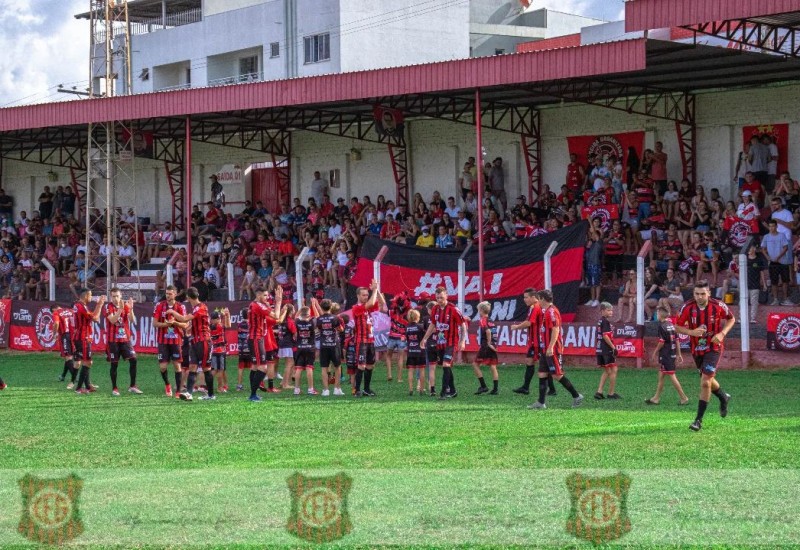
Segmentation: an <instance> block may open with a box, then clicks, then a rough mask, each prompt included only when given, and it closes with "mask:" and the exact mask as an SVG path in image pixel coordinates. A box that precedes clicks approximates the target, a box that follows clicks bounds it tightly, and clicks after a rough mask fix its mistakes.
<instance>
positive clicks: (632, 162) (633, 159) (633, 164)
mask: <svg viewBox="0 0 800 550" xmlns="http://www.w3.org/2000/svg"><path fill="white" fill-rule="evenodd" d="M640 164H641V163H640V162H639V155H638V154H637V153H636V149H635V148H634V147H628V158H627V159H626V160H625V169H626V170H625V171H626V175H627V179H626V180H625V183H627V184H628V189H631V187H632V186H633V178H634V176H635V175H636V174H638V173H639V167H640Z"/></svg>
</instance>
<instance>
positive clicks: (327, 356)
mask: <svg viewBox="0 0 800 550" xmlns="http://www.w3.org/2000/svg"><path fill="white" fill-rule="evenodd" d="M330 365H333V366H334V367H336V368H337V369H338V368H339V367H341V366H342V354H341V353H340V352H339V348H322V347H321V348H319V366H320V367H321V368H323V369H327V368H328V366H330Z"/></svg>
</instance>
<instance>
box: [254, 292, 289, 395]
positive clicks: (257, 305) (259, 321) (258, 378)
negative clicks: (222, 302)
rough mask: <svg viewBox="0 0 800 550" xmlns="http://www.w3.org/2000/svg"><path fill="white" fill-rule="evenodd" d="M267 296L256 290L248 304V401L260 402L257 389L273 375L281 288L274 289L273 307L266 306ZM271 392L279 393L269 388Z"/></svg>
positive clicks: (275, 389)
mask: <svg viewBox="0 0 800 550" xmlns="http://www.w3.org/2000/svg"><path fill="white" fill-rule="evenodd" d="M268 300H269V295H268V294H267V293H266V292H265V291H264V290H256V299H255V301H254V302H251V303H250V313H249V315H248V318H249V320H250V335H249V336H250V338H249V339H250V349H251V350H252V353H253V366H254V367H255V369H251V370H250V397H249V398H248V399H249V400H250V401H261V397H259V396H258V395H257V394H258V387H259V386H260V385H261V383H262V382H263V381H264V379H265V378H266V377H267V375H268V374H269V373H270V371H271V373H272V375H273V377H274V375H275V360H276V352H277V350H278V345H277V343H276V342H275V333H274V332H273V330H272V329H273V327H274V326H275V325H276V324H277V323H278V320H279V319H280V312H281V306H282V302H283V287H280V286H279V287H277V288H276V289H275V307H274V308H271V307H270V306H269V304H268ZM270 390H272V391H273V392H276V391H280V390H278V389H277V388H274V387H270Z"/></svg>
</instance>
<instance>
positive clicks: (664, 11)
mask: <svg viewBox="0 0 800 550" xmlns="http://www.w3.org/2000/svg"><path fill="white" fill-rule="evenodd" d="M795 11H800V0H627V1H626V2H625V32H635V31H646V30H650V29H663V28H668V27H680V26H682V25H693V24H696V23H708V22H711V21H722V20H731V19H746V18H748V17H758V16H765V15H776V14H779V13H789V12H795Z"/></svg>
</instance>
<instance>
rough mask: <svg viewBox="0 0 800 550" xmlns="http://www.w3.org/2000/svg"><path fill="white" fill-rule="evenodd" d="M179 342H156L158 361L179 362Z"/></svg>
mask: <svg viewBox="0 0 800 550" xmlns="http://www.w3.org/2000/svg"><path fill="white" fill-rule="evenodd" d="M180 360H181V346H180V344H158V362H159V363H169V362H170V361H175V362H180Z"/></svg>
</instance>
